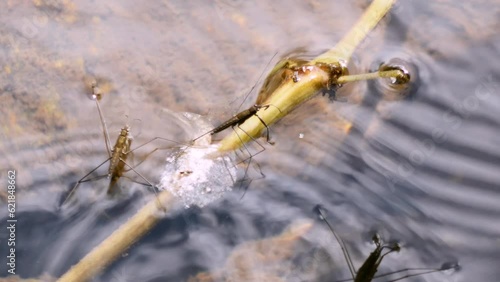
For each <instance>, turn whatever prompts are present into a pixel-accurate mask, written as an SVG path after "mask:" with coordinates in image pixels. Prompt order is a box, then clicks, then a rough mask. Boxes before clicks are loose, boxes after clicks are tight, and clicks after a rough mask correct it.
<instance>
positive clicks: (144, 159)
mask: <svg viewBox="0 0 500 282" xmlns="http://www.w3.org/2000/svg"><path fill="white" fill-rule="evenodd" d="M158 139H162V140H166V141H170V142H174V143H176V144H178V145H183V144H182V143H180V142H176V141H173V140H170V139H166V138H162V137H155V138H153V139H151V140H149V141H148V142H146V143H144V144H142V145H140V146H139V147H137V148H134V149H132V150H130V151H129V152H128V153H133V151H135V150H137V149H139V148H140V147H143V146H144V145H146V144H149V143H151V142H153V141H154V140H158ZM171 148H172V147H165V148H155V149H153V150H152V151H151V152H149V153H147V154H146V156H145V157H144V158H143V159H142V160H141V161H140V162H139V163H138V164H134V165H133V167H134V168H136V167H138V166H140V165H141V164H142V163H143V162H145V161H146V160H147V159H148V158H149V157H150V156H151V155H152V154H153V153H155V152H156V151H158V150H167V149H171ZM132 160H133V159H132ZM125 171H126V172H127V171H130V169H126V170H125Z"/></svg>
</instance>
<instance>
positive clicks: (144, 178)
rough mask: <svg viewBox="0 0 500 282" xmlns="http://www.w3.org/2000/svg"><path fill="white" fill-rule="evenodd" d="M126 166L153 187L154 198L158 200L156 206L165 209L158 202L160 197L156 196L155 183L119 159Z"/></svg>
mask: <svg viewBox="0 0 500 282" xmlns="http://www.w3.org/2000/svg"><path fill="white" fill-rule="evenodd" d="M120 160H121V161H122V162H123V163H124V164H125V165H126V166H127V167H129V168H130V170H132V171H133V172H135V173H136V174H137V175H139V177H140V178H142V180H144V181H146V182H147V183H148V184H149V186H151V187H152V188H153V191H154V193H155V195H156V199H157V200H158V205H159V206H158V208H161V209H163V210H166V208H165V207H164V206H163V205H162V204H161V202H160V198H159V197H158V192H156V185H153V183H151V182H150V181H149V180H148V179H147V178H146V177H144V176H143V175H142V174H140V173H139V172H138V171H137V170H135V169H134V168H133V167H131V166H130V165H129V164H128V163H126V162H125V161H123V160H122V159H120Z"/></svg>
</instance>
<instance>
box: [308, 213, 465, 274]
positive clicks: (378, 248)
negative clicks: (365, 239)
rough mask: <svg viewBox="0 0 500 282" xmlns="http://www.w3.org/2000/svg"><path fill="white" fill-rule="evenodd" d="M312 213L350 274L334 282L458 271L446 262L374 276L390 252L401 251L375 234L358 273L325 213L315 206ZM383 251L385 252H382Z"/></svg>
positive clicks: (396, 245) (456, 266) (395, 244)
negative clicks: (337, 248) (331, 237)
mask: <svg viewBox="0 0 500 282" xmlns="http://www.w3.org/2000/svg"><path fill="white" fill-rule="evenodd" d="M314 211H315V212H316V213H317V214H318V216H319V218H320V219H321V220H323V221H324V222H325V223H326V225H327V226H328V228H329V229H330V231H331V232H332V233H333V235H334V236H335V239H336V240H337V242H338V243H339V245H340V248H341V249H342V253H343V254H344V258H345V260H346V262H347V266H348V267H349V271H350V272H351V276H352V279H342V280H337V281H335V282H345V281H354V282H370V281H373V280H374V279H377V278H380V277H386V276H389V275H393V274H396V273H401V272H407V274H406V275H404V276H402V277H399V278H396V279H391V280H387V282H394V281H399V280H402V279H405V278H408V277H413V276H418V275H423V274H428V273H433V272H439V271H445V270H450V269H453V270H459V269H460V265H459V264H458V263H457V262H448V263H444V264H443V265H442V266H441V267H439V268H427V267H418V268H405V269H401V270H397V271H391V272H388V273H384V274H379V275H375V274H376V273H377V270H378V267H379V265H380V264H381V263H382V259H383V258H384V257H385V256H386V255H388V254H390V253H392V252H399V251H400V249H401V246H400V245H399V244H398V243H394V244H392V245H384V244H382V242H381V239H380V236H379V235H378V234H375V235H374V236H373V237H372V240H373V242H374V243H375V250H373V252H371V253H370V255H369V256H368V258H367V259H366V260H365V262H364V263H363V265H361V267H360V268H359V269H358V271H356V270H355V268H354V265H353V263H352V260H351V257H350V255H349V252H348V251H347V248H346V245H345V243H344V241H343V240H342V238H340V236H338V235H337V233H336V232H335V230H334V229H333V227H332V226H331V225H330V223H329V222H328V220H327V219H326V215H325V212H324V211H323V207H321V206H320V205H317V206H316V207H315V208H314ZM384 250H387V251H386V252H384ZM411 271H419V272H417V273H411Z"/></svg>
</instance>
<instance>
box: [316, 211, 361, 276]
mask: <svg viewBox="0 0 500 282" xmlns="http://www.w3.org/2000/svg"><path fill="white" fill-rule="evenodd" d="M315 210H316V211H317V213H318V214H319V216H320V219H321V220H323V221H324V222H325V223H326V225H327V226H328V228H329V229H330V231H332V233H333V236H335V239H337V242H338V243H339V245H340V248H341V249H342V253H343V254H344V258H345V260H346V262H347V266H348V267H349V271H350V272H351V276H352V279H353V280H354V279H355V276H356V270H355V268H354V265H353V263H352V260H351V256H350V255H349V252H348V251H347V247H346V245H345V243H344V241H343V240H342V238H340V236H338V235H337V232H335V230H333V227H332V226H331V225H330V222H328V220H327V219H326V216H325V214H324V213H323V210H322V207H321V206H319V205H318V206H316V208H315ZM347 281H348V280H347Z"/></svg>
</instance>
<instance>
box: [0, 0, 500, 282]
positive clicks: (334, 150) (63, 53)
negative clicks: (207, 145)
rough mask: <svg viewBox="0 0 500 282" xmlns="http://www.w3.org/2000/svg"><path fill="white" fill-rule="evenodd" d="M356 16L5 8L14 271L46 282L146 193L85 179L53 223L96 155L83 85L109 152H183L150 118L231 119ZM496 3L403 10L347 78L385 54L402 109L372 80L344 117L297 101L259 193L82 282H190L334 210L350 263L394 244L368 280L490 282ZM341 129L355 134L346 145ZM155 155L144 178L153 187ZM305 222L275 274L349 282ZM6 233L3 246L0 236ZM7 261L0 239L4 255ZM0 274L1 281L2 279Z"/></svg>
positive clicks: (283, 6) (495, 254)
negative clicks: (430, 270) (168, 144)
mask: <svg viewBox="0 0 500 282" xmlns="http://www.w3.org/2000/svg"><path fill="white" fill-rule="evenodd" d="M369 2H370V1H366V0H357V1H344V0H338V1H306V2H304V1H294V2H293V3H292V2H288V1H287V2H286V3H281V2H280V1H278V2H272V3H257V4H255V3H253V4H249V3H246V2H243V1H224V0H220V1H214V2H206V3H205V2H204V3H197V4H196V5H194V4H187V3H180V2H179V3H170V2H169V3H167V2H165V3H160V2H154V3H141V4H140V5H139V4H137V2H133V1H111V2H110V1H107V2H106V3H96V2H85V1H73V2H71V1H45V0H37V1H33V2H26V1H24V2H23V1H21V2H17V1H4V2H2V4H0V6H1V7H2V9H1V11H2V12H1V13H2V17H1V23H2V24H1V25H0V57H1V62H2V64H1V69H0V81H1V87H2V90H3V91H2V93H1V94H0V101H1V106H2V110H1V111H0V118H1V120H2V124H1V130H0V138H1V140H2V142H1V144H0V152H1V154H2V158H1V162H0V164H1V165H0V167H1V171H2V174H1V175H5V174H4V173H3V172H5V171H6V170H7V169H8V168H15V169H17V171H18V181H19V182H18V197H19V202H18V209H17V217H18V230H17V240H18V242H19V247H18V249H17V253H16V255H17V263H18V274H20V275H21V276H22V277H39V276H40V275H42V274H43V273H48V274H50V275H52V276H60V275H61V274H62V273H64V272H65V271H66V270H67V269H68V268H69V267H70V266H71V265H73V264H74V263H76V262H77V261H78V260H79V259H80V258H81V257H82V256H84V255H85V254H86V253H88V251H89V250H91V249H92V248H93V247H94V246H95V245H96V244H98V243H99V242H101V241H102V240H103V239H104V238H105V237H107V235H109V234H110V233H111V232H112V231H113V230H114V229H116V227H117V226H119V225H120V224H121V223H122V222H124V221H125V220H126V219H128V218H129V217H130V216H131V215H132V214H134V212H135V211H136V210H137V209H138V208H139V207H141V206H142V205H143V204H144V203H145V201H146V198H149V197H151V195H150V194H149V193H148V192H145V191H144V189H143V188H142V187H140V186H137V185H134V184H130V183H128V182H123V183H122V185H123V186H124V188H126V189H124V190H126V191H127V192H126V193H124V195H123V196H122V197H120V198H117V199H107V198H105V197H104V195H101V196H102V197H101V196H99V195H97V196H93V195H91V194H88V193H87V194H86V193H85V191H98V190H99V189H100V188H102V189H105V185H106V183H105V182H106V181H102V182H99V181H97V182H93V183H92V184H89V185H87V186H86V187H80V190H82V196H83V195H87V197H88V199H86V200H85V199H84V200H81V204H80V205H79V206H78V208H76V207H75V208H73V209H71V210H68V211H58V210H57V206H58V203H59V201H60V197H61V195H62V194H63V193H64V191H67V190H68V189H69V188H70V187H71V186H72V185H73V184H74V182H75V181H76V180H78V179H79V178H81V177H82V176H83V175H84V173H85V172H87V171H89V170H90V169H92V168H93V167H95V166H96V165H97V164H99V163H100V162H102V161H103V160H104V159H105V157H106V152H105V146H104V142H103V140H102V133H101V131H100V128H99V120H98V116H97V112H96V111H95V105H94V104H93V102H92V101H91V100H89V99H88V97H87V95H86V92H85V83H84V81H85V78H86V77H89V76H96V77H98V78H99V79H100V80H101V81H103V82H106V83H107V85H108V86H107V88H106V89H107V94H106V96H105V98H104V99H103V101H102V107H103V111H104V115H105V116H106V119H107V123H108V126H109V128H110V134H111V135H112V137H111V138H112V139H113V138H116V134H117V132H118V130H119V128H120V127H121V126H123V125H124V124H125V123H127V122H129V123H131V124H132V122H130V121H133V120H137V121H140V122H139V123H138V124H136V125H134V126H133V129H132V134H133V135H136V136H137V135H140V137H139V139H140V138H142V139H145V140H147V139H149V138H152V137H154V136H158V135H161V136H164V137H171V138H172V139H176V140H187V139H189V138H192V137H193V136H190V132H187V131H185V130H183V129H182V127H180V126H178V124H176V123H175V119H172V118H171V117H166V116H164V115H161V113H162V109H163V108H168V109H169V110H172V111H176V112H177V111H189V112H194V113H200V114H207V115H208V116H210V117H212V118H213V119H214V122H217V121H221V120H222V119H224V118H227V117H229V116H231V115H232V114H234V113H235V112H236V110H235V109H233V108H234V106H233V107H231V106H230V105H228V101H233V100H235V98H236V97H239V96H241V95H243V94H244V93H245V92H246V91H248V90H249V89H250V88H251V86H252V85H253V84H254V83H255V80H256V79H257V77H258V76H259V74H260V72H261V71H262V68H263V67H264V66H265V64H266V62H267V60H268V59H269V58H270V57H271V55H272V54H274V53H275V52H276V51H279V52H280V54H285V53H287V52H288V51H290V50H293V49H297V48H299V47H303V46H307V48H306V49H307V50H309V51H310V52H311V53H314V52H317V50H324V49H325V48H329V47H331V46H332V45H333V44H335V42H337V40H338V39H339V38H340V37H341V36H342V35H343V34H344V33H345V32H346V31H347V30H348V29H349V27H350V26H352V24H353V23H354V22H355V21H356V20H357V18H358V17H359V15H360V14H361V13H362V11H363V9H364V8H365V7H366V5H367V3H369ZM494 2H495V1H482V0H475V1H472V2H471V3H466V4H460V5H459V4H454V3H453V2H452V1H445V0H443V1H437V2H434V3H424V2H422V1H411V2H410V1H399V2H398V4H397V6H396V8H395V9H394V11H393V13H392V14H391V15H390V17H387V18H386V19H384V20H383V22H382V23H381V24H380V26H379V27H378V28H377V30H376V31H374V32H373V33H371V34H370V36H369V37H368V38H367V40H365V41H364V42H363V43H362V45H361V46H360V48H359V49H358V50H357V51H356V52H355V56H356V57H355V58H354V59H353V61H352V62H351V63H350V66H349V67H350V68H351V69H352V71H351V72H352V73H354V72H365V71H367V70H369V69H372V68H373V66H376V65H377V64H378V63H380V62H386V61H387V60H389V59H391V58H401V59H404V60H406V61H409V62H411V63H413V64H414V65H415V66H416V68H417V69H418V72H419V84H418V89H416V91H415V92H414V93H412V95H411V97H409V98H408V99H404V100H391V99H389V100H387V99H385V98H384V97H387V96H386V95H384V93H381V92H383V89H384V88H383V87H382V88H381V87H380V85H378V84H377V83H378V82H370V83H365V82H360V83H355V84H353V85H348V86H346V87H344V88H342V89H341V93H339V94H341V95H342V96H346V97H347V98H348V101H347V102H346V103H330V102H329V101H328V99H326V98H324V97H316V98H315V99H313V100H311V101H309V102H308V103H307V104H306V105H304V106H302V107H301V108H299V109H298V110H297V111H296V112H295V113H294V114H293V115H291V116H289V117H287V118H285V119H284V120H282V121H281V122H280V123H278V124H277V125H275V126H273V127H272V128H271V130H272V131H271V133H272V134H273V139H274V141H275V142H276V145H275V146H274V147H272V146H267V150H266V151H265V152H263V153H262V154H260V155H259V156H258V157H256V159H257V161H258V162H259V164H260V166H261V168H262V170H263V172H264V173H265V175H266V178H265V179H263V180H259V181H254V182H253V183H252V185H251V186H250V189H249V190H248V192H247V193H246V195H245V197H243V199H241V200H240V197H241V194H242V192H240V191H237V190H235V191H233V192H230V193H228V194H226V196H225V197H224V198H223V199H221V200H220V201H217V202H214V203H212V204H210V205H208V206H206V207H204V208H203V209H200V208H196V207H192V208H190V209H188V210H185V211H181V212H178V213H176V214H175V215H172V216H171V217H169V218H165V219H163V220H162V221H161V222H160V223H159V225H158V226H157V227H156V228H155V229H154V230H153V231H152V232H151V233H150V234H149V235H147V236H146V237H145V238H143V239H142V240H140V241H139V242H138V243H137V244H136V245H135V246H134V247H133V248H131V249H130V250H129V251H128V253H126V254H124V255H123V256H122V257H121V258H120V259H118V260H117V261H116V262H115V263H114V264H112V265H111V266H110V267H109V268H108V269H107V270H105V271H104V273H102V275H101V276H99V278H97V280H96V281H129V280H130V281H185V280H187V278H188V277H189V276H194V275H196V274H197V273H201V272H207V271H215V270H217V269H221V268H223V266H224V264H225V263H226V260H227V258H228V257H230V254H231V252H232V250H234V249H235V246H237V245H240V244H242V243H244V242H247V241H254V240H258V239H263V238H271V237H273V236H276V235H277V234H280V233H282V231H283V230H284V229H285V227H286V226H288V225H290V223H291V222H295V220H298V219H302V218H307V219H312V218H314V214H313V212H312V208H313V207H314V206H315V205H316V204H322V205H323V206H324V207H325V208H326V209H327V210H328V211H329V214H330V220H331V222H332V224H333V225H334V226H335V227H336V228H337V230H338V233H339V234H340V236H342V237H343V238H345V241H346V244H347V245H348V248H349V249H350V250H351V256H352V257H353V260H354V264H355V266H357V267H359V266H360V265H361V263H362V260H363V259H364V258H365V257H366V256H367V255H368V254H369V252H370V251H371V250H372V249H373V248H372V246H371V245H370V244H369V238H370V237H371V236H370V235H371V234H372V233H373V231H375V230H376V231H378V232H379V233H380V234H381V236H382V237H383V238H384V239H385V240H386V241H390V240H393V239H394V240H399V241H401V242H402V243H403V249H402V251H401V252H400V253H399V254H391V255H390V256H388V257H386V259H384V263H383V265H382V266H381V270H380V271H381V272H383V271H387V270H397V269H401V268H404V267H415V266H439V265H441V263H443V262H445V261H449V260H452V259H454V258H455V259H458V260H459V261H460V263H461V264H462V266H463V270H462V271H461V272H460V273H456V274H453V275H451V276H448V275H444V274H442V273H437V274H432V275H428V276H425V277H417V278H411V279H408V280H409V281H496V280H497V277H498V276H499V275H500V272H499V270H498V268H497V267H496V266H497V265H498V264H499V263H500V256H499V254H500V245H499V241H498V238H499V235H500V225H499V224H497V220H498V218H499V216H500V207H499V205H498V202H499V201H500V195H499V192H498V189H497V188H498V183H500V177H499V176H498V173H497V171H498V169H499V164H500V151H499V150H498V148H497V147H498V146H495V145H496V144H498V143H499V141H500V138H499V135H498V134H497V129H498V126H499V122H498V114H497V113H498V112H499V110H500V98H499V96H498V95H497V93H498V92H499V89H500V77H499V75H498V74H499V73H500V71H499V67H498V62H497V61H496V60H495V59H496V58H497V57H498V54H499V49H500V41H499V37H498V35H497V32H496V31H497V30H498V13H499V10H498V9H499V8H498V5H495V3H494ZM255 92H256V91H255ZM253 95H256V93H254V94H253ZM254 98H255V97H254ZM248 103H249V104H251V101H249V102H248ZM238 104H239V103H235V105H238ZM340 117H342V119H345V120H349V121H351V122H352V125H353V126H352V128H351V130H350V131H349V133H348V134H345V131H343V130H342V129H341V128H339V120H341V118H340ZM135 130H136V131H135ZM299 134H303V138H299ZM134 142H136V141H134ZM137 144H140V142H139V141H137ZM164 157H165V156H164V155H162V154H161V153H160V154H159V155H158V158H157V159H156V160H155V161H153V162H145V164H144V165H146V166H145V167H144V168H142V167H141V169H144V171H148V173H150V177H152V178H153V179H156V180H157V179H159V175H160V174H161V168H163V165H164V164H163V163H162V162H163V158H164ZM158 167H160V169H158ZM2 179H5V178H4V177H2ZM0 195H3V196H2V197H4V196H5V195H4V192H1V193H0ZM89 195H90V196H89ZM2 199H4V198H2ZM2 201H3V202H2V203H4V202H5V200H2ZM4 207H5V205H4V204H3V205H2V208H1V209H0V217H1V218H2V222H5V218H6V208H4ZM316 223H317V224H315V226H314V227H313V229H312V230H310V231H309V232H307V233H306V235H304V236H303V239H301V240H302V243H304V244H301V245H300V246H301V247H297V248H296V249H295V252H296V253H298V254H302V257H306V258H313V259H309V260H308V259H304V260H300V259H298V258H297V259H296V260H295V261H293V262H294V263H292V264H285V265H294V266H293V267H294V269H293V270H294V272H293V273H295V274H297V275H295V276H293V277H301V275H300V273H301V271H302V270H301V269H302V268H301V267H304V264H301V263H297V262H298V261H299V262H304V263H305V262H308V263H313V264H314V263H316V264H320V263H322V265H321V267H319V266H318V267H317V268H314V269H316V271H318V274H316V276H302V277H316V278H315V279H317V281H333V280H336V279H338V278H344V277H349V273H348V270H347V268H346V267H344V266H345V262H344V261H343V257H342V256H341V253H340V250H339V248H338V247H337V246H338V245H337V244H336V243H335V241H334V239H333V238H332V236H331V234H330V233H328V231H327V230H326V228H325V227H324V226H323V225H322V224H320V223H319V222H316ZM2 226H3V225H2ZM0 236H1V237H0V238H2V240H1V241H2V242H4V239H5V238H6V237H5V236H6V233H4V232H1V233H0ZM6 248H7V246H6V245H5V244H3V243H2V244H0V252H1V253H7V249H6ZM317 254H321V255H319V256H318V255H317ZM323 264H326V265H327V267H324V265H323ZM235 267H237V266H235ZM259 267H263V266H262V265H261V266H258V267H257V268H259ZM0 271H1V272H0V273H2V276H4V273H6V266H5V264H0ZM256 271H259V269H256ZM302 272H305V271H302ZM287 273H289V272H287ZM287 277H288V278H289V279H288V280H289V281H296V280H297V279H298V278H291V277H292V276H287ZM281 278H282V279H285V280H287V279H286V278H283V277H281ZM294 279H295V280H294ZM412 279H413V280H412ZM299 280H300V279H299Z"/></svg>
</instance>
